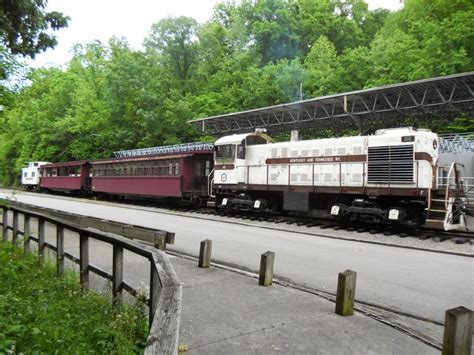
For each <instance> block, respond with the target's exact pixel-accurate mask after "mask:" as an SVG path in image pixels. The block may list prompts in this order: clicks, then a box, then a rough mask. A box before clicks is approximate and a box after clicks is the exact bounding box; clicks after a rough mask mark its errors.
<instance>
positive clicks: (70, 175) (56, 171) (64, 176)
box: [40, 160, 90, 194]
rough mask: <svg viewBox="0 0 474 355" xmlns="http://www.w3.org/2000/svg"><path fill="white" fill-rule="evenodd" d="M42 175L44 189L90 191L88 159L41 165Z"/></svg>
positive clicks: (85, 192) (41, 184)
mask: <svg viewBox="0 0 474 355" xmlns="http://www.w3.org/2000/svg"><path fill="white" fill-rule="evenodd" d="M40 175H41V182H40V187H41V189H43V190H53V191H63V192H72V193H79V192H80V193H84V194H87V193H88V192H90V177H89V162H88V161H86V160H82V161H72V162H67V163H55V164H46V165H43V166H42V167H40Z"/></svg>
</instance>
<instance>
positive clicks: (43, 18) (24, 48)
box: [0, 0, 69, 58]
mask: <svg viewBox="0 0 474 355" xmlns="http://www.w3.org/2000/svg"><path fill="white" fill-rule="evenodd" d="M46 5H47V0H22V1H11V0H0V42H1V44H2V45H3V46H5V47H7V48H9V49H10V51H11V53H12V54H20V55H23V56H29V57H32V58H34V57H35V55H36V54H37V53H39V52H41V51H44V50H46V49H48V48H53V47H54V46H55V45H56V44H57V41H56V37H55V36H54V35H53V34H51V33H49V30H54V31H55V30H58V29H60V28H63V27H67V24H68V20H69V18H68V17H67V16H64V15H63V14H62V13H60V12H56V11H51V12H46Z"/></svg>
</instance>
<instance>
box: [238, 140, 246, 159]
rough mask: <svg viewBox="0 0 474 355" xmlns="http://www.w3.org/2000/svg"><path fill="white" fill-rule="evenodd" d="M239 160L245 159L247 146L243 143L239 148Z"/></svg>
mask: <svg viewBox="0 0 474 355" xmlns="http://www.w3.org/2000/svg"><path fill="white" fill-rule="evenodd" d="M237 159H245V144H244V143H243V142H242V143H241V144H239V145H238V146H237Z"/></svg>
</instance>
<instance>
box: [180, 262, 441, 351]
mask: <svg viewBox="0 0 474 355" xmlns="http://www.w3.org/2000/svg"><path fill="white" fill-rule="evenodd" d="M171 262H172V264H173V267H174V268H175V270H176V273H177V274H178V277H179V279H180V280H181V282H182V283H183V304H182V312H181V326H180V344H181V345H182V347H187V349H188V353H190V354H274V353H275V354H276V353H279V354H295V353H296V354H338V355H340V354H438V353H439V351H438V350H436V349H435V348H433V347H431V346H428V345H426V344H424V343H422V342H421V341H419V340H417V339H415V338H413V337H410V336H409V335H407V334H405V333H403V332H401V331H398V330H396V329H394V328H392V327H390V326H389V325H386V324H383V323H381V322H378V321H376V320H374V319H372V318H370V317H367V316H365V315H363V314H361V313H358V312H356V313H355V314H354V315H353V316H350V317H341V316H339V315H337V314H335V313H334V308H335V304H334V303H332V302H330V301H327V300H325V299H323V298H320V297H318V296H315V295H313V294H310V293H306V292H303V291H299V290H296V289H293V288H289V287H283V286H278V285H275V284H274V285H273V286H270V287H263V286H259V285H258V281H257V280H256V279H254V278H252V277H248V276H245V275H241V274H238V273H235V272H231V271H228V270H223V269H219V268H215V267H212V266H211V268H209V269H200V268H198V267H197V262H194V261H192V260H187V259H184V258H180V257H172V259H171ZM336 276H337V275H336ZM356 297H357V291H356Z"/></svg>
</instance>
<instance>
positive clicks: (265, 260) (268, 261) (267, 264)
mask: <svg viewBox="0 0 474 355" xmlns="http://www.w3.org/2000/svg"><path fill="white" fill-rule="evenodd" d="M274 262H275V253H274V252H272V251H267V252H266V253H263V254H262V256H261V257H260V275H259V278H258V284H259V285H262V286H271V285H272V283H273V264H274Z"/></svg>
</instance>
